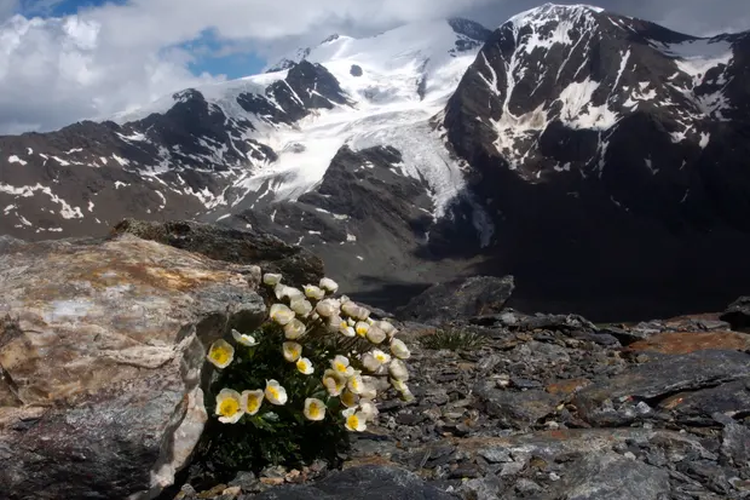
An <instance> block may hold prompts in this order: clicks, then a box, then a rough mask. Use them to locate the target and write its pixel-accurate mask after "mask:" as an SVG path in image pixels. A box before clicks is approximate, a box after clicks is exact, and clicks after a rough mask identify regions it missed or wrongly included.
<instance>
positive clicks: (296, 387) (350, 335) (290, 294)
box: [206, 273, 414, 432]
mask: <svg viewBox="0 0 750 500" xmlns="http://www.w3.org/2000/svg"><path fill="white" fill-rule="evenodd" d="M262 283H263V285H265V286H267V287H268V288H269V291H270V293H269V296H270V297H272V299H273V298H275V299H276V300H273V301H272V303H270V304H269V307H268V317H267V318H266V320H265V322H264V324H263V325H262V326H261V327H260V328H258V329H257V330H256V331H253V332H249V333H241V332H238V331H237V330H232V332H231V333H232V338H231V340H232V341H233V344H232V343H230V342H228V341H227V340H224V339H220V340H217V341H216V342H214V343H213V344H212V345H211V346H210V348H209V349H208V354H207V356H206V359H207V360H208V361H209V362H210V363H212V364H213V365H214V366H215V367H216V368H217V369H218V370H220V371H221V372H222V373H226V372H229V371H232V370H234V372H233V376H231V377H225V378H221V374H220V378H219V380H221V381H225V380H226V381H228V382H230V384H228V385H230V386H229V387H222V388H221V390H220V391H219V392H218V395H217V396H216V400H215V414H216V417H217V419H218V421H219V422H221V423H222V424H238V423H240V424H241V423H253V424H255V425H257V426H262V425H268V423H269V422H274V421H278V419H279V416H278V415H279V411H280V410H281V409H285V410H286V411H288V412H293V413H294V414H295V416H294V418H296V419H298V420H299V419H304V421H306V422H308V423H310V424H317V425H338V426H341V427H343V428H344V429H346V430H347V431H351V432H362V431H364V430H365V429H367V424H368V422H372V421H373V420H374V419H376V418H377V415H378V410H377V403H378V402H379V400H382V399H384V398H386V397H389V396H393V395H395V396H398V397H400V398H401V399H403V400H405V401H411V400H412V399H414V396H413V395H412V393H411V391H410V389H409V387H408V385H407V381H408V380H409V372H408V370H407V366H406V363H405V362H404V361H405V360H407V359H408V358H409V357H410V352H409V349H408V347H407V346H406V344H405V343H404V342H403V341H401V340H400V339H398V338H397V337H396V335H397V333H398V331H397V330H396V328H395V327H394V325H393V324H391V323H389V322H387V321H374V320H373V319H371V318H370V311H369V310H368V309H367V308H365V307H362V306H361V305H359V304H357V303H355V302H353V301H352V300H350V299H349V298H348V297H346V296H345V295H342V296H339V297H334V296H333V294H335V293H336V292H337V291H338V288H339V287H338V284H337V283H336V282H335V281H333V280H332V279H330V278H323V279H321V280H320V282H319V283H318V284H317V285H312V284H309V285H306V286H304V287H303V289H302V290H300V289H298V288H295V287H292V286H288V285H285V284H284V283H283V277H282V275H281V274H274V273H266V274H264V275H263V278H262ZM274 370H276V372H277V373H273V371H274Z"/></svg>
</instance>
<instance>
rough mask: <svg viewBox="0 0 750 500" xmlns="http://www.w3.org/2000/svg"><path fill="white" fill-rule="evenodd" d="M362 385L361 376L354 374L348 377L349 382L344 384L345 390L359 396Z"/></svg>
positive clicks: (362, 388)
mask: <svg viewBox="0 0 750 500" xmlns="http://www.w3.org/2000/svg"><path fill="white" fill-rule="evenodd" d="M364 385H365V384H364V382H362V376H361V375H359V374H356V373H355V374H354V375H352V376H351V377H349V380H348V381H347V383H346V388H347V389H349V390H350V391H351V392H353V393H354V394H357V395H360V394H362V391H363V390H364Z"/></svg>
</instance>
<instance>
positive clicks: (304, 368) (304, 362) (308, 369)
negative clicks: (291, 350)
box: [297, 358, 315, 375]
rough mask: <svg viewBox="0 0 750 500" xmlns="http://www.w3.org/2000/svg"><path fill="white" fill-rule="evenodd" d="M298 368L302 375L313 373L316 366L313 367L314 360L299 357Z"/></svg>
mask: <svg viewBox="0 0 750 500" xmlns="http://www.w3.org/2000/svg"><path fill="white" fill-rule="evenodd" d="M297 370H298V371H299V372H300V373H301V374H302V375H312V373H313V372H314V371H315V368H313V365H312V362H311V361H310V360H309V359H307V358H299V359H298V360H297Z"/></svg>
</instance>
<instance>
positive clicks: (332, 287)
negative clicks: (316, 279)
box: [318, 278, 339, 293]
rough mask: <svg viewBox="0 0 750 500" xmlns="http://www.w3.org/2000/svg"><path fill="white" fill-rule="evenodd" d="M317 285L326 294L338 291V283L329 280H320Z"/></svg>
mask: <svg viewBox="0 0 750 500" xmlns="http://www.w3.org/2000/svg"><path fill="white" fill-rule="evenodd" d="M318 285H319V286H320V288H322V289H323V290H325V291H326V292H328V293H336V292H337V291H338V289H339V285H338V283H336V282H335V281H333V280H332V279H331V278H322V279H321V280H320V283H319V284H318Z"/></svg>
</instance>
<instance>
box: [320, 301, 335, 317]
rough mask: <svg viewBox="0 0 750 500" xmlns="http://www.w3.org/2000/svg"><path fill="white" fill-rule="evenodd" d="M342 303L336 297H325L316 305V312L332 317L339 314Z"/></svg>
mask: <svg viewBox="0 0 750 500" xmlns="http://www.w3.org/2000/svg"><path fill="white" fill-rule="evenodd" d="M339 309H340V304H339V302H338V301H337V300H335V299H323V300H321V301H320V302H318V303H317V304H316V305H315V312H317V313H318V314H320V315H321V316H322V317H324V318H332V317H333V316H335V315H338V313H339Z"/></svg>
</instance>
